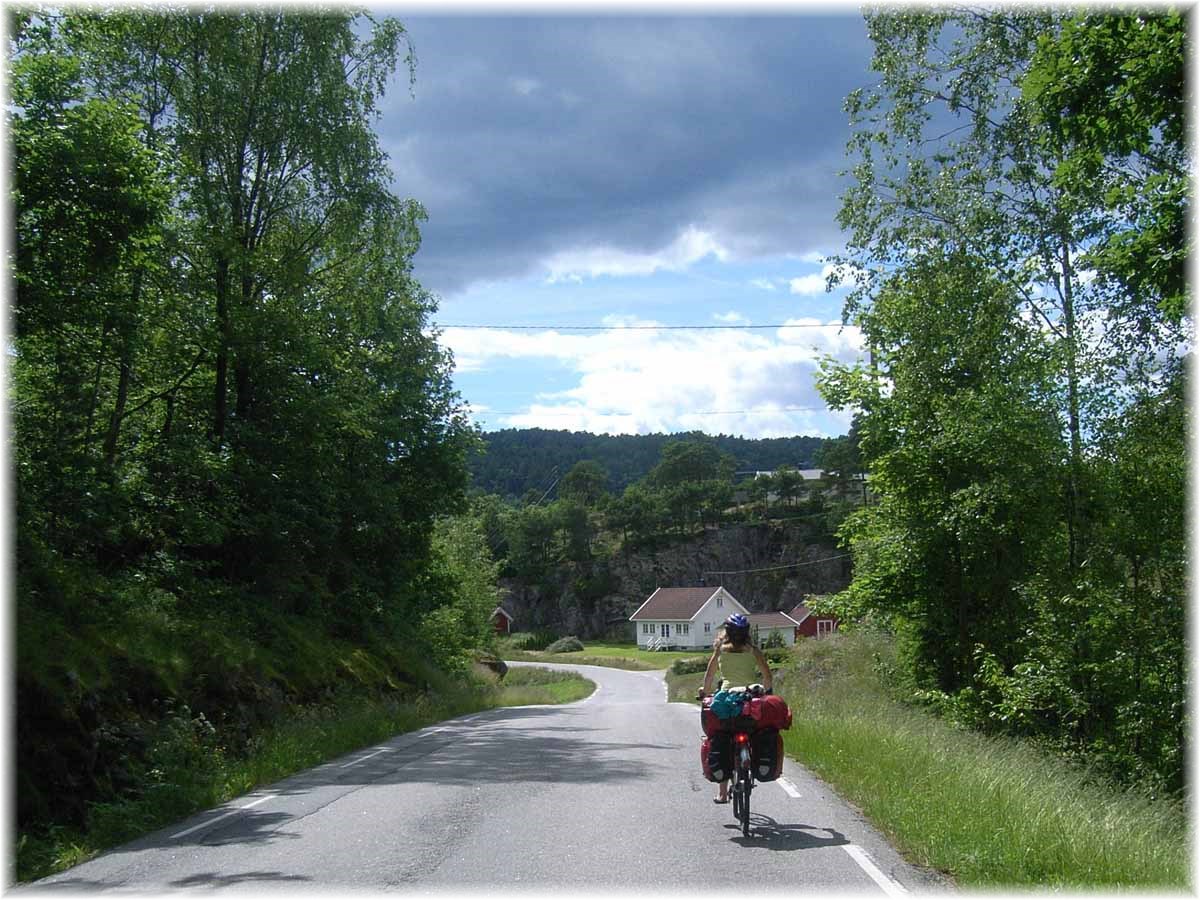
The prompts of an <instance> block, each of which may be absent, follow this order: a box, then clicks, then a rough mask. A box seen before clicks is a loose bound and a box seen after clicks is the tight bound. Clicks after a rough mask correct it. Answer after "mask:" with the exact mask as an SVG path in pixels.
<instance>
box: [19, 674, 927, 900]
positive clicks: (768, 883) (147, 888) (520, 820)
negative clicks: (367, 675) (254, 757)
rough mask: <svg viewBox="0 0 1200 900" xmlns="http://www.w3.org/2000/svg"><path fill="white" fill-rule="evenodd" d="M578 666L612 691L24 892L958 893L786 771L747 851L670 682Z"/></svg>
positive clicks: (453, 734)
mask: <svg viewBox="0 0 1200 900" xmlns="http://www.w3.org/2000/svg"><path fill="white" fill-rule="evenodd" d="M568 668H574V669H577V670H578V671H580V672H582V673H583V674H584V675H585V676H586V677H588V678H590V679H591V680H593V681H595V682H596V684H597V686H598V688H597V691H596V692H595V693H594V694H592V696H590V697H588V698H587V699H585V700H582V701H579V702H577V703H571V704H567V705H563V706H539V707H516V708H507V709H497V710H489V711H487V712H483V713H476V714H472V715H468V716H463V717H461V718H457V719H453V720H450V721H448V722H443V723H441V724H439V725H435V726H431V727H429V728H425V729H422V730H421V731H417V732H412V733H409V734H404V735H399V736H397V737H395V738H393V739H391V740H389V741H386V742H384V743H382V744H378V745H375V746H372V747H367V748H364V749H362V750H360V751H356V752H354V753H351V754H348V755H347V756H345V757H342V758H340V759H335V760H333V761H331V762H328V763H325V764H324V765H321V766H319V767H317V768H315V769H311V770H309V771H307V772H303V773H301V774H298V775H295V776H293V777H291V778H288V779H286V780H284V781H281V782H279V783H277V784H273V785H270V786H268V787H264V788H262V789H260V790H256V791H254V792H253V793H251V794H248V795H246V796H244V797H241V798H239V799H237V800H235V801H233V802H232V803H229V804H228V805H226V806H224V807H220V808H218V809H214V810H209V811H207V812H204V813H200V814H197V815H195V816H193V817H191V818H189V819H186V820H184V821H182V822H179V823H177V824H175V825H173V826H171V827H169V828H165V829H162V830H161V831H157V832H155V833H153V834H151V835H148V836H146V837H144V838H141V839H139V840H137V841H135V842H133V843H130V844H127V845H125V846H123V847H119V848H117V849H115V850H112V851H110V852H108V853H105V854H103V855H102V856H99V857H97V858H96V859H93V860H91V861H89V862H87V863H84V864H82V865H79V866H76V867H75V868H73V869H70V870H68V871H65V872H62V873H60V874H58V875H55V876H53V877H51V878H46V879H43V880H41V881H39V882H36V883H34V884H33V885H30V886H28V887H27V888H23V889H20V891H19V892H20V893H25V892H28V891H41V890H46V889H65V890H70V891H86V892H88V893H91V892H94V891H102V890H116V891H120V892H130V891H134V892H139V893H140V892H163V891H175V890H180V889H200V890H203V891H212V890H214V889H235V888H236V889H241V890H250V891H254V892H255V893H264V892H271V891H275V890H286V891H288V892H291V893H294V892H296V891H297V889H299V890H300V891H304V890H306V889H307V890H318V891H328V890H343V889H347V890H372V891H387V890H398V891H409V892H414V893H429V892H435V891H436V892H443V891H452V892H460V893H475V892H480V893H482V892H484V891H489V890H495V889H499V890H500V891H502V892H514V891H515V892H520V891H523V890H526V889H530V890H536V891H539V892H540V891H549V890H556V889H569V890H574V891H583V892H585V893H590V892H594V891H601V890H603V891H607V890H609V889H618V890H622V891H636V892H646V893H661V892H671V893H674V892H679V891H684V890H686V891H689V892H690V891H692V890H701V889H711V888H713V887H719V886H728V887H739V888H745V887H746V886H747V884H748V879H749V883H753V884H755V885H757V887H756V889H755V890H754V891H753V893H754V894H756V895H759V894H763V893H768V894H770V893H783V892H787V893H789V894H792V895H796V892H798V891H799V892H804V891H808V892H811V891H821V892H839V893H842V892H855V893H856V892H865V893H874V894H888V895H891V896H900V895H903V894H905V893H928V892H930V891H934V890H944V889H945V887H944V885H943V884H941V883H940V882H939V881H938V880H937V879H936V878H935V877H933V876H931V875H929V874H927V873H925V872H923V871H920V870H918V869H915V868H913V867H912V866H909V865H907V864H906V863H905V862H904V861H903V860H902V859H901V858H900V856H899V855H898V854H897V853H896V852H895V851H894V850H893V849H892V848H891V847H890V846H888V844H887V842H886V841H885V840H884V839H883V838H882V837H881V836H880V835H879V834H878V833H876V832H875V831H874V830H873V829H872V828H871V827H870V826H869V825H868V824H867V823H866V822H865V821H864V820H863V818H862V817H861V816H860V815H859V814H858V813H856V812H855V811H854V810H853V809H852V808H851V807H849V806H847V805H846V804H845V803H843V802H841V801H840V800H839V799H838V798H837V797H836V796H835V795H834V794H833V793H832V791H830V790H829V789H828V788H827V787H826V786H825V785H824V784H822V783H821V782H819V781H817V780H816V779H814V778H813V777H812V776H810V775H809V774H808V773H807V772H806V771H805V770H804V769H803V768H801V767H800V766H798V765H796V764H795V763H793V762H792V761H791V760H789V761H787V763H785V766H784V770H783V772H784V775H783V778H782V779H780V781H778V782H773V783H768V784H762V785H760V786H759V787H758V788H757V789H756V790H755V791H754V795H753V801H752V814H751V818H752V824H753V826H754V833H753V834H752V836H751V837H750V838H745V837H743V836H742V833H741V829H740V828H739V827H738V826H737V825H736V823H735V822H734V820H733V814H732V807H731V805H717V804H714V803H713V802H712V798H713V796H714V795H715V793H716V792H715V786H714V785H711V784H709V783H708V782H707V781H705V780H704V777H703V775H702V773H701V769H700V753H699V746H700V737H701V733H700V727H699V715H698V712H697V709H696V707H694V706H691V705H687V704H680V703H667V702H666V692H665V683H664V681H663V679H662V673H658V672H656V673H644V672H627V671H623V670H620V669H608V668H601V667H596V666H570V667H568Z"/></svg>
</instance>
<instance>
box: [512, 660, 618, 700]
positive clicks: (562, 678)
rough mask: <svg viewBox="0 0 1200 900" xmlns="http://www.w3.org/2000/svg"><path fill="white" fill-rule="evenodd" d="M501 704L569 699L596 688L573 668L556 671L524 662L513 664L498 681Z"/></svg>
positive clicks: (574, 698)
mask: <svg viewBox="0 0 1200 900" xmlns="http://www.w3.org/2000/svg"><path fill="white" fill-rule="evenodd" d="M498 689H499V696H500V700H501V703H500V704H499V705H501V706H531V705H534V704H549V703H572V702H574V701H576V700H582V699H583V698H584V697H587V696H588V695H589V694H591V693H592V691H594V690H595V689H596V684H595V682H593V681H589V680H588V679H586V678H584V677H583V676H582V675H580V674H579V673H577V672H559V671H554V670H552V669H536V668H532V667H527V666H520V667H513V668H511V669H509V670H508V674H507V675H505V676H504V678H503V680H501V681H500V682H499V685H498Z"/></svg>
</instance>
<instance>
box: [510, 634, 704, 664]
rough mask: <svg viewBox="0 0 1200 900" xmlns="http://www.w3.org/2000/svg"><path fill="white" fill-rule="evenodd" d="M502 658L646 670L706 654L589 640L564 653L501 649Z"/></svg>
mask: <svg viewBox="0 0 1200 900" xmlns="http://www.w3.org/2000/svg"><path fill="white" fill-rule="evenodd" d="M498 652H499V653H500V655H501V656H502V657H504V658H505V659H512V660H517V661H519V662H561V663H574V664H576V665H584V666H611V667H612V668H615V669H638V670H645V671H653V670H661V669H667V668H670V666H671V663H673V662H675V660H677V659H695V658H696V657H707V656H708V654H707V653H697V652H696V651H688V652H683V651H678V650H659V651H651V650H640V649H638V646H637V645H636V644H633V643H629V644H616V643H592V642H590V641H589V642H588V643H587V644H585V645H584V649H583V650H574V651H570V652H567V653H539V652H530V651H526V650H511V649H501V650H500V651H498Z"/></svg>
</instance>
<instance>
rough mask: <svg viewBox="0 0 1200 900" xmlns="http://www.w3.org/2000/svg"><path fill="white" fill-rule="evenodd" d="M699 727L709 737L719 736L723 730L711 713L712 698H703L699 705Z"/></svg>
mask: <svg viewBox="0 0 1200 900" xmlns="http://www.w3.org/2000/svg"><path fill="white" fill-rule="evenodd" d="M700 727H701V728H702V729H704V733H705V734H706V735H708V736H709V737H712V736H713V735H714V734H719V733H720V732H721V731H723V730H724V729H723V728H722V727H721V720H720V719H718V718H717V714H716V713H715V712H713V711H712V697H705V698H704V700H703V701H701V703H700Z"/></svg>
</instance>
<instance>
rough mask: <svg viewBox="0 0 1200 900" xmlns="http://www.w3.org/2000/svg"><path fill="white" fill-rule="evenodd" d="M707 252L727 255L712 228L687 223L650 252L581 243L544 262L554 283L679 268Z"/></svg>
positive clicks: (684, 266) (722, 257) (722, 255)
mask: <svg viewBox="0 0 1200 900" xmlns="http://www.w3.org/2000/svg"><path fill="white" fill-rule="evenodd" d="M708 256H713V257H716V258H717V259H718V260H721V261H724V260H726V259H728V258H729V251H728V250H727V249H726V248H725V247H724V246H723V245H722V244H721V243H720V242H719V241H718V240H717V238H716V237H715V236H714V235H713V234H712V233H711V232H708V231H702V230H701V229H698V228H696V227H695V226H693V225H689V226H688V227H687V228H685V229H684V230H683V231H682V232H681V233H680V234H679V235H678V236H677V237H676V238H675V240H674V241H672V242H671V243H670V244H668V245H667V246H666V247H663V248H661V249H660V250H658V251H655V252H652V253H631V252H629V251H627V250H619V249H617V248H615V247H584V248H578V249H574V250H567V251H563V252H561V253H556V254H554V255H553V256H551V257H550V258H549V259H547V260H545V262H544V263H543V265H544V267H545V269H546V272H547V275H546V280H547V281H549V282H550V283H552V284H553V283H557V282H562V281H577V280H579V279H582V278H598V277H600V276H601V275H613V276H634V275H652V274H654V273H655V272H659V271H668V272H681V271H683V270H684V269H687V268H688V267H689V266H691V265H693V264H694V263H697V262H699V261H700V260H702V259H704V258H705V257H708Z"/></svg>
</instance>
